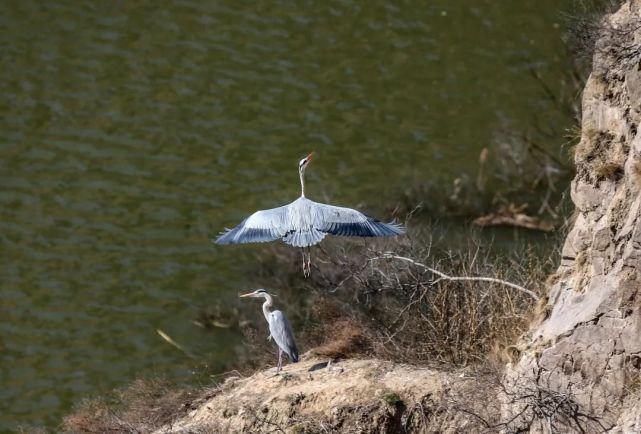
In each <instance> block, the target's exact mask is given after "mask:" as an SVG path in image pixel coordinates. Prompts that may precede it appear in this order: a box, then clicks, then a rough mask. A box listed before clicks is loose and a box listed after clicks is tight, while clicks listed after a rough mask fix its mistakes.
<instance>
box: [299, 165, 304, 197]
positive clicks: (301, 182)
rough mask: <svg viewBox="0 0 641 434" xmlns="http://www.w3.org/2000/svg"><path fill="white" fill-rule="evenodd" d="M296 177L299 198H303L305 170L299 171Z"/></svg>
mask: <svg viewBox="0 0 641 434" xmlns="http://www.w3.org/2000/svg"><path fill="white" fill-rule="evenodd" d="M298 175H299V176H300V197H305V177H304V175H305V169H301V170H299V171H298Z"/></svg>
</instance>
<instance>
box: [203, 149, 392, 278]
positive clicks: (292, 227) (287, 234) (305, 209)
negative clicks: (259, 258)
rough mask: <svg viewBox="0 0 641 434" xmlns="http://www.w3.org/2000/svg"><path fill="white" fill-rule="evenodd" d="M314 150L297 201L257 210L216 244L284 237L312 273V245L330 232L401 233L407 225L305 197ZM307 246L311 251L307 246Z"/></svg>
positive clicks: (302, 163) (303, 165)
mask: <svg viewBox="0 0 641 434" xmlns="http://www.w3.org/2000/svg"><path fill="white" fill-rule="evenodd" d="M312 155H313V153H312V154H309V155H308V156H307V157H305V158H303V159H302V160H300V163H299V164H298V175H299V177H300V187H301V194H300V197H299V198H298V199H296V200H295V201H294V202H292V203H290V204H288V205H285V206H281V207H278V208H272V209H267V210H263V211H257V212H255V213H254V214H252V215H250V216H249V217H247V218H246V219H245V220H243V221H242V222H241V223H240V224H239V225H238V226H236V227H235V228H233V229H226V230H225V232H223V233H222V234H221V235H220V236H219V237H218V238H217V239H216V241H215V242H216V244H244V243H264V242H268V241H275V240H282V241H283V242H285V243H286V244H289V245H291V246H294V247H301V248H302V249H303V274H304V275H305V277H307V276H309V275H310V274H311V266H312V264H311V262H312V259H311V254H310V252H309V247H311V246H313V245H315V244H318V243H320V242H321V241H322V239H323V238H325V236H326V235H327V234H331V235H341V236H348V237H350V236H351V237H385V236H393V235H401V234H403V233H404V229H403V226H402V225H400V224H398V223H394V222H390V223H383V222H381V221H378V220H376V219H375V218H372V217H368V216H366V215H365V214H363V213H361V212H359V211H356V210H354V209H351V208H343V207H339V206H333V205H327V204H324V203H318V202H314V201H311V200H309V199H307V198H306V197H305V177H304V175H305V168H306V167H307V165H308V164H309V162H310V161H312ZM305 249H307V252H306V250H305Z"/></svg>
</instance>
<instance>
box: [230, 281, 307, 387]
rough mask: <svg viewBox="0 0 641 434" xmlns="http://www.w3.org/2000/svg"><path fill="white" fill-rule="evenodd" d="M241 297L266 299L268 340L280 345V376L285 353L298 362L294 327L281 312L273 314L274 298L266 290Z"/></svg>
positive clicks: (258, 290) (264, 312) (264, 306)
mask: <svg viewBox="0 0 641 434" xmlns="http://www.w3.org/2000/svg"><path fill="white" fill-rule="evenodd" d="M241 297H253V298H261V297H262V298H264V299H265V302H264V303H263V314H264V315H265V319H266V320H267V324H269V337H268V338H267V339H268V340H271V339H272V338H273V339H274V340H275V341H276V344H277V345H278V368H276V374H278V373H279V372H280V370H281V369H282V366H283V353H285V354H287V357H289V360H291V361H292V362H294V363H296V362H298V348H297V347H296V341H295V340H294V332H292V326H290V325H289V321H287V317H286V316H285V314H284V313H283V312H281V311H280V310H275V311H273V312H271V311H270V310H269V308H270V307H272V304H273V303H272V301H273V300H272V296H271V295H269V294H268V293H267V291H265V290H264V289H257V290H256V291H254V292H250V293H249V294H243V295H241Z"/></svg>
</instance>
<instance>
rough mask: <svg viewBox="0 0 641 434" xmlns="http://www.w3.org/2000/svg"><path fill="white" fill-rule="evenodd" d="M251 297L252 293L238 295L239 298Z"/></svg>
mask: <svg viewBox="0 0 641 434" xmlns="http://www.w3.org/2000/svg"><path fill="white" fill-rule="evenodd" d="M253 295H254V293H253V292H250V293H248V294H242V295H239V297H241V298H242V297H252V296H253Z"/></svg>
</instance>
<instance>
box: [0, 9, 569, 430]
mask: <svg viewBox="0 0 641 434" xmlns="http://www.w3.org/2000/svg"><path fill="white" fill-rule="evenodd" d="M562 7H564V6H563V4H561V3H560V2H559V1H558V0H537V1H513V0H503V1H496V0H459V1H450V0H435V1H423V2H412V1H405V2H390V3H385V2H379V1H374V2H351V1H340V2H290V1H274V2H266V1H260V2H236V1H227V0H224V1H211V2H196V1H177V2H166V1H154V2H151V1H112V2H77V1H63V0H61V1H20V2H18V1H6V2H3V3H2V5H0V47H1V48H0V50H1V51H0V52H1V53H2V55H1V62H2V63H1V65H2V67H1V68H0V90H1V92H2V98H0V186H1V189H0V261H1V264H2V265H1V267H2V268H1V270H0V290H1V297H2V300H1V302H0V303H1V304H0V306H1V312H0V313H1V315H0V351H1V353H0V429H1V430H4V429H9V428H12V427H14V428H15V427H16V426H17V425H19V424H46V425H48V426H50V427H55V426H56V424H57V423H58V422H59V420H60V417H61V415H62V414H64V412H65V411H67V410H68V409H69V408H70V406H71V405H72V403H73V402H76V401H78V400H80V399H81V398H82V397H86V396H95V395H98V394H100V393H103V392H105V391H108V390H111V389H112V388H114V387H118V386H123V385H125V384H127V383H128V382H130V381H131V380H132V379H134V378H136V377H138V376H141V375H147V374H149V373H153V372H155V373H158V374H163V375H166V376H168V377H169V378H173V379H178V380H180V381H183V380H184V381H187V380H185V379H186V378H188V377H189V376H190V375H192V373H191V369H192V362H191V361H190V360H189V359H188V358H186V357H185V355H184V354H183V353H181V352H180V351H177V350H176V349H175V348H173V347H171V346H170V345H168V344H167V343H166V342H164V341H163V340H162V339H161V338H160V337H159V336H158V334H157V333H156V329H162V330H165V331H166V332H167V333H168V334H169V335H170V336H172V337H174V338H175V339H176V340H178V341H179V342H181V343H182V344H183V345H184V346H185V347H187V348H192V349H197V350H198V353H199V354H203V355H206V358H207V360H208V362H209V363H210V364H213V366H214V368H213V369H215V366H217V365H218V366H220V363H221V362H222V361H224V360H226V359H228V358H229V357H233V354H234V351H235V345H237V343H236V340H235V339H234V338H235V336H234V335H233V333H231V332H226V331H224V330H223V331H220V332H217V333H214V334H212V333H205V332H204V331H202V330H201V329H200V328H198V327H196V326H195V325H194V324H193V323H192V320H193V319H194V317H195V315H196V313H197V311H198V309H199V308H201V307H202V306H203V305H207V304H208V303H212V302H213V301H214V300H215V299H216V298H222V299H224V300H229V302H230V303H232V300H234V301H233V303H235V302H236V301H235V294H236V291H237V290H238V289H239V288H247V287H248V286H253V285H254V284H255V283H256V282H253V281H251V280H250V277H247V276H245V275H244V272H245V271H246V270H247V264H246V261H247V260H249V259H250V254H249V252H252V248H251V247H250V248H247V249H225V248H221V247H217V246H214V245H212V244H211V243H210V238H211V237H212V236H213V235H215V234H216V232H218V230H220V229H221V228H223V227H224V226H229V225H231V224H234V223H236V222H238V221H239V220H240V219H241V217H243V216H244V215H245V214H246V213H247V212H248V211H250V210H254V209H256V208H258V207H270V206H274V205H277V204H280V203H282V202H285V201H288V200H291V199H293V198H295V197H296V195H298V194H299V185H298V179H297V173H296V166H297V162H298V160H299V159H300V158H301V157H302V156H303V155H305V154H306V153H307V152H308V151H310V150H315V151H316V152H317V156H318V158H317V159H316V160H315V161H314V163H313V164H312V166H310V168H309V170H308V174H309V184H310V185H309V187H308V189H309V194H308V195H309V196H310V197H316V198H318V199H321V200H324V199H330V200H332V201H333V202H335V203H338V204H344V205H352V206H362V207H370V208H373V209H381V208H380V207H379V208H376V206H378V202H379V201H380V198H381V197H385V195H389V194H391V193H392V192H393V191H395V190H396V189H398V188H399V186H400V185H402V184H403V183H404V182H407V181H408V180H409V179H412V178H414V177H416V176H421V177H423V176H424V177H438V176H441V177H443V178H444V179H448V177H449V179H451V177H453V176H455V175H456V174H457V173H459V172H465V171H466V170H470V169H471V168H473V167H474V166H475V165H476V161H477V156H478V154H479V151H480V150H481V149H482V148H483V147H484V146H487V145H488V143H489V142H490V141H491V140H492V138H493V137H494V136H495V134H496V131H497V130H498V129H500V128H502V127H504V126H505V124H506V122H507V123H508V124H509V125H510V127H511V128H514V129H515V130H520V129H523V130H525V129H527V128H529V127H530V125H531V122H532V119H533V114H535V115H536V119H537V122H539V124H544V125H546V126H547V127H548V128H549V129H550V130H551V131H562V129H563V128H564V127H565V126H567V125H568V124H569V119H568V118H567V116H564V115H562V114H560V113H559V110H558V109H556V108H555V107H553V103H552V102H551V100H550V99H549V98H548V97H547V95H546V94H545V92H544V91H542V88H541V85H540V83H538V82H537V81H536V80H533V79H532V75H531V74H530V71H532V70H536V71H538V72H539V73H540V74H541V75H542V77H543V78H544V80H545V81H546V82H547V83H548V84H549V86H550V88H551V90H552V92H558V91H559V86H560V81H561V77H563V76H564V69H565V68H566V66H567V59H566V58H565V48H564V47H563V44H562V42H561V29H560V27H561V26H560V25H559V24H560V23H561V17H560V12H561V10H562ZM561 140H562V139H561V137H560V138H559V141H558V142H556V143H549V144H548V145H549V147H550V148H551V149H555V148H556V147H558V146H559V142H560V141H561Z"/></svg>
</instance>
